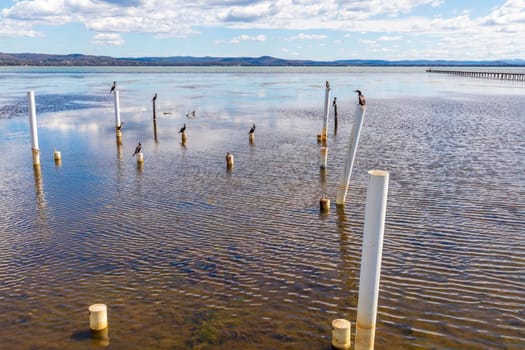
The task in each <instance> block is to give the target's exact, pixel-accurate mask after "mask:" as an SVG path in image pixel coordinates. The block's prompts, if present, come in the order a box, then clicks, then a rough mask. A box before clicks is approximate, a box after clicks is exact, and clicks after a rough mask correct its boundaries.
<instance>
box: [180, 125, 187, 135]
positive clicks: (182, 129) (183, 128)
mask: <svg viewBox="0 0 525 350" xmlns="http://www.w3.org/2000/svg"><path fill="white" fill-rule="evenodd" d="M184 131H186V123H184V126H183V127H182V128H180V130H179V134H180V133H181V132H184Z"/></svg>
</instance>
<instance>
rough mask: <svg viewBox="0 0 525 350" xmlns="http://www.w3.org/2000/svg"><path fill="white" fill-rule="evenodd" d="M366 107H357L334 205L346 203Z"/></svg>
mask: <svg viewBox="0 0 525 350" xmlns="http://www.w3.org/2000/svg"><path fill="white" fill-rule="evenodd" d="M365 113H366V107H365V106H360V105H357V109H356V113H355V120H354V125H352V132H351V134H350V144H349V146H348V154H347V156H346V161H345V170H344V175H343V177H342V178H341V182H340V184H339V190H338V191H337V198H336V200H335V204H337V205H344V204H345V202H346V194H347V192H348V186H349V185H350V177H351V176H352V168H353V167H354V159H355V155H356V153H357V145H358V144H359V135H360V134H361V127H362V126H363V119H364V118H365Z"/></svg>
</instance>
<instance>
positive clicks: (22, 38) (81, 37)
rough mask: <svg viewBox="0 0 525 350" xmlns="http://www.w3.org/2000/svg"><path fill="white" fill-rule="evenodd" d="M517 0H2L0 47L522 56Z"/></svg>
mask: <svg viewBox="0 0 525 350" xmlns="http://www.w3.org/2000/svg"><path fill="white" fill-rule="evenodd" d="M524 33H525V0H508V1H504V0H502V1H496V0H454V1H452V0H366V1H364V0H324V1H323V0H273V1H266V0H193V1H187V0H184V1H179V0H127V1H125V0H0V52H6V53H21V52H37V53H51V54H68V53H83V54H93V55H108V56H113V57H140V56H221V57H233V56H250V57H258V56H263V55H269V56H274V57H281V58H288V59H314V60H337V59H354V58H364V59H389V60H398V59H474V60H486V59H514V58H521V59H525V34H524Z"/></svg>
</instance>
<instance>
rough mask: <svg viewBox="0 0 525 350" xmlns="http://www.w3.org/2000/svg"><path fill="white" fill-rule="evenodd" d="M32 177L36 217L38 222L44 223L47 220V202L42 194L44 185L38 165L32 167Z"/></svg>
mask: <svg viewBox="0 0 525 350" xmlns="http://www.w3.org/2000/svg"><path fill="white" fill-rule="evenodd" d="M33 175H34V178H35V194H36V208H37V212H38V217H39V218H40V220H42V221H45V220H46V219H47V202H46V196H45V193H44V184H43V181H42V170H41V169H40V165H34V166H33Z"/></svg>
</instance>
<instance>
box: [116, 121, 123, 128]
mask: <svg viewBox="0 0 525 350" xmlns="http://www.w3.org/2000/svg"><path fill="white" fill-rule="evenodd" d="M122 125H124V122H122V123H120V125H118V126H117V130H120V129H122Z"/></svg>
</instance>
